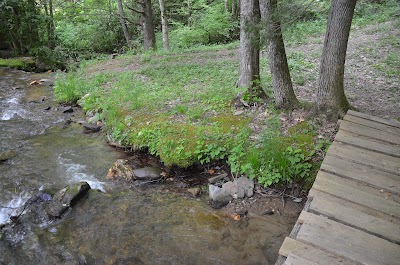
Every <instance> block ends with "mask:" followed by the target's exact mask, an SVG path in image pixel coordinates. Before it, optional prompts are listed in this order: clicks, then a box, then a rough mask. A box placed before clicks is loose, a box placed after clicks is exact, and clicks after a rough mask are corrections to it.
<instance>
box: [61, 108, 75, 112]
mask: <svg viewBox="0 0 400 265" xmlns="http://www.w3.org/2000/svg"><path fill="white" fill-rule="evenodd" d="M61 111H62V112H63V113H71V112H74V109H73V108H72V107H71V106H67V107H63V108H62V109H61Z"/></svg>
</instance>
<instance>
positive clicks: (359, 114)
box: [347, 110, 400, 128]
mask: <svg viewBox="0 0 400 265" xmlns="http://www.w3.org/2000/svg"><path fill="white" fill-rule="evenodd" d="M347 115H351V116H355V117H360V118H364V119H367V120H371V121H375V122H379V123H382V124H386V125H390V126H393V127H397V128H400V122H397V121H393V120H387V119H382V118H379V117H375V116H372V115H369V114H365V113H362V112H356V111H352V110H349V111H347Z"/></svg>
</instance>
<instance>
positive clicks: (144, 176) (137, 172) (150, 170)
mask: <svg viewBox="0 0 400 265" xmlns="http://www.w3.org/2000/svg"><path fill="white" fill-rule="evenodd" d="M162 172H163V171H162V169H161V168H158V167H144V168H138V169H134V170H133V174H134V176H133V178H134V179H137V180H155V179H159V178H160V177H161V173H162Z"/></svg>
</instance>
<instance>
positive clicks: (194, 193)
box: [187, 187, 201, 197]
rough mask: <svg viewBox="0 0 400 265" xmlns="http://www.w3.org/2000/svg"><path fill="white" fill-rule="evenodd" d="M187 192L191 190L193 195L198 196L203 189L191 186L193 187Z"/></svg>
mask: <svg viewBox="0 0 400 265" xmlns="http://www.w3.org/2000/svg"><path fill="white" fill-rule="evenodd" d="M187 192H189V193H190V194H191V195H192V196H193V197H197V196H199V194H200V192H201V189H200V188H198V187H197V188H191V189H187Z"/></svg>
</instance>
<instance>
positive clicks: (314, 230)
mask: <svg viewBox="0 0 400 265" xmlns="http://www.w3.org/2000/svg"><path fill="white" fill-rule="evenodd" d="M299 221H300V222H303V225H302V227H301V229H300V231H299V234H298V235H297V240H298V241H303V242H305V243H308V244H312V245H314V246H318V247H319V248H320V249H322V250H324V251H326V252H330V253H333V254H335V255H338V256H344V257H347V258H348V259H350V260H355V261H359V262H361V263H364V264H380V265H393V264H399V261H400V246H399V245H396V244H393V243H391V242H389V241H386V240H384V239H381V238H379V237H376V236H373V235H370V234H367V233H365V232H362V231H360V230H357V229H355V228H352V227H349V226H346V225H343V224H340V223H337V222H335V221H332V220H329V219H327V218H324V217H322V216H318V215H315V214H312V213H307V212H304V211H303V212H302V213H301V214H300V217H299Z"/></svg>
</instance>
